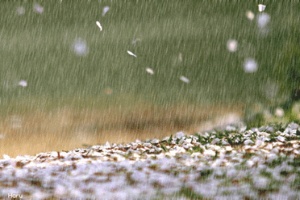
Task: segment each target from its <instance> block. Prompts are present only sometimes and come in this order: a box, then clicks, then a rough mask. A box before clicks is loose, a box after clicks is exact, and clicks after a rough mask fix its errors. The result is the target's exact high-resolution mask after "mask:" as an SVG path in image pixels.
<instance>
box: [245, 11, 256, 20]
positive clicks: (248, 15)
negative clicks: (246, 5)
mask: <svg viewBox="0 0 300 200" xmlns="http://www.w3.org/2000/svg"><path fill="white" fill-rule="evenodd" d="M246 17H247V18H248V19H249V20H251V21H252V20H253V19H254V17H255V15H254V13H253V12H252V11H250V10H248V11H247V12H246Z"/></svg>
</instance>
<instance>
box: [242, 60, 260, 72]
mask: <svg viewBox="0 0 300 200" xmlns="http://www.w3.org/2000/svg"><path fill="white" fill-rule="evenodd" d="M257 68H258V66H257V63H256V61H255V60H254V59H253V58H247V59H246V60H245V62H244V70H245V72H246V73H254V72H256V71H257Z"/></svg>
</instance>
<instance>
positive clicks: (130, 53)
mask: <svg viewBox="0 0 300 200" xmlns="http://www.w3.org/2000/svg"><path fill="white" fill-rule="evenodd" d="M127 53H128V54H129V55H131V56H133V57H137V56H136V55H135V54H134V53H132V52H131V51H127Z"/></svg>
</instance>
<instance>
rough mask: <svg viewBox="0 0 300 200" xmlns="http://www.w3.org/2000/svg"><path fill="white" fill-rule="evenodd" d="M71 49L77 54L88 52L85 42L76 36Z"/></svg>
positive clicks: (84, 54) (83, 54)
mask: <svg viewBox="0 0 300 200" xmlns="http://www.w3.org/2000/svg"><path fill="white" fill-rule="evenodd" d="M73 51H74V53H75V54H76V55H78V56H86V55H87V54H88V52H89V49H88V46H87V44H86V42H85V41H84V40H82V39H81V38H78V39H76V40H75V41H74V43H73Z"/></svg>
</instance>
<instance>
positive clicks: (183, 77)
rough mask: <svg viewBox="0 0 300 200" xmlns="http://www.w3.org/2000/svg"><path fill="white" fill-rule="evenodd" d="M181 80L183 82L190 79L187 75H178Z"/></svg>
mask: <svg viewBox="0 0 300 200" xmlns="http://www.w3.org/2000/svg"><path fill="white" fill-rule="evenodd" d="M179 79H180V80H181V81H182V82H185V83H189V82H190V80H189V79H188V78H187V77H185V76H180V78H179Z"/></svg>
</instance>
